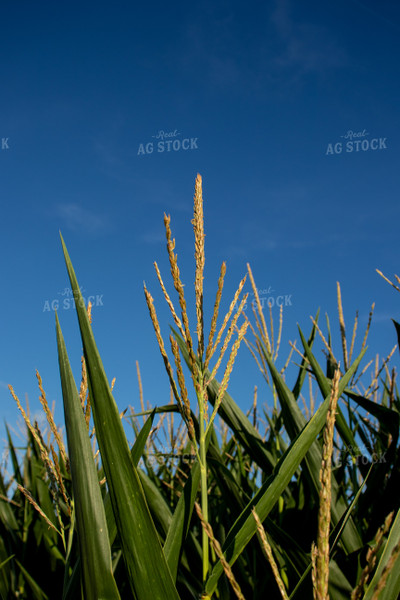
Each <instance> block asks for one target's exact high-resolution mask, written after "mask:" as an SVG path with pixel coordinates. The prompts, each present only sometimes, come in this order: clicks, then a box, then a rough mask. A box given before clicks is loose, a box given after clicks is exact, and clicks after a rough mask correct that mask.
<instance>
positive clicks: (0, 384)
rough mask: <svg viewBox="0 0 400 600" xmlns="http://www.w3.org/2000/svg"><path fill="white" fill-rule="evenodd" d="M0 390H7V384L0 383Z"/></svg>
mask: <svg viewBox="0 0 400 600" xmlns="http://www.w3.org/2000/svg"><path fill="white" fill-rule="evenodd" d="M0 388H3V389H5V390H8V383H6V382H5V381H0Z"/></svg>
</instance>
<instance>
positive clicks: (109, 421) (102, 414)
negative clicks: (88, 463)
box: [61, 237, 179, 600]
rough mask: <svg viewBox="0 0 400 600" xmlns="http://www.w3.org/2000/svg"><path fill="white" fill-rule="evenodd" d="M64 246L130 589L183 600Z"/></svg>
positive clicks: (156, 598) (157, 599) (155, 599)
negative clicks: (160, 538) (173, 577)
mask: <svg viewBox="0 0 400 600" xmlns="http://www.w3.org/2000/svg"><path fill="white" fill-rule="evenodd" d="M61 241H62V245H63V250H64V257H65V262H66V265H67V270H68V275H69V279H70V282H71V288H72V290H73V294H74V299H75V305H76V312H77V316H78V320H79V328H80V332H81V337H82V344H83V352H84V356H85V361H86V366H87V372H88V382H89V394H90V399H91V403H92V409H93V418H94V423H95V428H96V435H97V441H98V444H99V448H100V453H101V458H102V461H103V467H104V472H105V474H106V477H107V484H108V487H109V490H110V496H111V502H112V506H113V511H114V517H115V521H116V524H117V528H118V533H119V536H120V539H121V543H122V549H123V555H124V560H125V564H126V567H127V571H128V574H129V581H130V585H131V587H132V590H133V592H134V594H135V595H136V596H137V597H138V598H140V600H146V599H149V600H165V599H166V598H168V600H169V599H171V600H174V599H175V600H176V599H178V598H179V596H178V593H177V591H176V588H175V585H174V583H173V580H172V577H171V573H170V571H169V568H168V565H167V562H166V560H165V556H164V553H163V549H162V547H161V544H160V541H159V538H158V535H157V531H156V528H155V525H154V523H153V520H152V518H151V515H150V512H149V508H148V505H147V502H146V499H145V495H144V492H143V488H142V485H141V483H140V479H139V475H138V472H137V470H136V467H135V466H134V464H133V462H132V460H131V457H130V452H129V447H128V442H127V440H126V436H125V433H124V430H123V427H122V423H121V419H120V417H119V413H118V408H117V405H116V403H115V400H114V398H113V396H112V393H111V391H110V386H109V383H108V381H107V377H106V375H105V372H104V368H103V364H102V361H101V358H100V354H99V352H98V349H97V346H96V343H95V340H94V336H93V332H92V328H91V325H90V323H89V318H88V316H87V313H86V310H85V304H84V300H83V298H82V294H81V292H80V289H79V285H78V282H77V279H76V276H75V272H74V269H73V267H72V263H71V260H70V258H69V255H68V252H67V249H66V246H65V244H64V240H63V239H62V237H61Z"/></svg>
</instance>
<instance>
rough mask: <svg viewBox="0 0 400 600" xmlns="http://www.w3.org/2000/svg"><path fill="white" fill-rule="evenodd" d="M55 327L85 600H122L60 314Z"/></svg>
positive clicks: (90, 448)
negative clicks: (112, 563)
mask: <svg viewBox="0 0 400 600" xmlns="http://www.w3.org/2000/svg"><path fill="white" fill-rule="evenodd" d="M56 327H57V347H58V360H59V365H60V376H61V386H62V394H63V401H64V415H65V427H66V432H67V440H68V450H69V458H70V467H71V476H72V485H73V491H74V503H75V510H76V525H77V530H78V539H79V548H80V557H81V566H82V573H83V582H84V589H85V598H86V599H87V600H90V599H93V600H97V599H98V598H109V599H113V598H115V599H119V598H120V596H119V592H118V589H117V585H116V583H115V580H114V577H113V574H112V565H111V549H110V544H109V541H108V531H107V524H106V518H105V512H104V505H103V499H102V495H101V491H100V486H99V481H98V477H97V470H96V466H95V462H94V459H93V454H92V447H91V444H90V439H89V435H88V432H87V428H86V422H85V416H84V414H83V411H82V407H81V403H80V400H79V396H78V391H77V389H76V385H75V381H74V378H73V375H72V369H71V366H70V363H69V360H68V355H67V351H66V347H65V343H64V338H63V335H62V332H61V328H60V324H59V321H58V317H57V315H56Z"/></svg>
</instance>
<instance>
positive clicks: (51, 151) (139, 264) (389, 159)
mask: <svg viewBox="0 0 400 600" xmlns="http://www.w3.org/2000/svg"><path fill="white" fill-rule="evenodd" d="M0 22H1V36H0V47H1V66H0V140H1V149H0V203H1V215H2V219H1V229H2V232H1V236H0V256H1V259H0V276H1V282H2V286H3V293H2V294H1V296H0V402H1V408H0V413H1V416H2V417H3V419H6V420H7V421H8V422H9V423H10V424H11V425H13V426H15V423H16V421H17V418H18V411H17V408H16V406H15V405H14V403H13V400H12V398H11V396H10V395H9V392H8V390H7V384H8V383H11V384H12V385H13V386H14V388H15V390H16V392H17V394H18V395H19V396H20V398H21V399H22V400H23V399H24V396H25V394H28V396H29V399H30V403H31V406H32V408H33V410H36V409H37V406H38V401H37V399H38V390H37V386H36V378H35V369H36V368H37V369H39V371H40V373H41V375H42V377H43V381H44V386H45V389H46V390H47V393H48V398H49V400H50V402H52V401H53V400H55V401H56V404H57V408H58V411H57V415H58V420H59V421H60V420H61V418H62V404H61V390H60V385H59V379H58V362H57V353H56V341H55V326H54V312H53V311H52V310H46V308H47V309H48V307H49V306H50V308H51V303H52V302H53V301H54V300H58V302H59V306H61V304H62V301H63V300H65V299H67V298H68V296H63V295H62V294H63V291H64V292H65V288H68V286H69V283H68V279H67V275H66V270H65V267H64V263H63V257H62V252H61V245H60V241H59V233H58V232H59V230H61V231H62V233H63V236H64V239H65V241H66V244H67V246H68V249H69V252H70V255H71V258H72V260H73V263H74V266H75V269H76V272H77V275H78V280H79V282H80V284H81V286H82V288H83V293H84V296H86V297H87V296H90V295H94V296H95V297H96V298H97V300H96V302H95V304H96V303H97V306H96V305H95V307H94V310H93V316H94V330H95V335H96V338H97V341H98V346H99V349H100V353H101V355H102V357H103V361H104V364H105V367H106V370H107V374H108V376H109V377H110V379H111V378H112V377H113V376H115V377H116V378H117V383H116V388H115V390H116V394H115V396H116V399H117V402H118V405H119V407H120V409H121V410H122V409H123V408H125V407H126V406H127V405H128V404H134V405H135V407H139V402H138V392H137V381H136V371H135V361H136V360H139V362H140V365H141V370H142V377H143V386H144V391H145V399H146V400H148V401H149V402H150V403H152V404H153V405H154V404H163V403H166V402H167V401H168V385H167V378H166V376H165V374H164V372H163V365H162V361H161V357H160V355H159V352H158V349H157V346H156V340H155V336H154V333H153V330H152V326H151V323H150V319H149V316H148V312H147V308H146V305H145V301H144V296H143V291H142V286H143V280H145V281H146V284H147V286H148V287H149V289H150V291H151V292H152V293H153V296H154V297H155V300H156V305H157V308H158V312H159V314H160V320H161V322H162V327H163V332H164V334H165V335H166V336H167V335H168V324H169V323H171V319H170V318H169V316H168V313H167V311H165V310H164V307H163V301H162V298H161V295H160V293H159V291H158V284H157V281H156V277H155V274H154V271H153V266H152V263H153V261H154V260H157V261H158V262H159V264H160V266H161V267H162V269H163V274H164V278H165V280H168V281H169V279H168V267H167V261H166V255H165V241H164V231H163V213H164V211H165V212H167V213H170V214H171V218H172V228H173V233H174V236H175V237H176V239H177V252H178V255H179V261H180V265H181V273H182V278H183V280H184V282H185V284H186V288H187V290H188V293H189V291H190V290H191V288H192V284H193V279H194V275H193V273H194V271H193V239H192V229H191V224H190V220H191V216H192V204H193V190H194V180H195V176H196V173H197V172H199V173H201V174H202V176H203V188H204V200H205V206H204V212H205V219H206V234H207V237H206V291H208V295H207V296H206V304H208V306H212V305H213V303H214V293H215V288H216V279H217V273H218V270H219V265H220V263H221V262H222V260H224V259H226V260H227V265H228V273H227V286H226V287H227V292H229V293H227V295H226V296H225V301H226V303H228V302H229V300H230V298H229V295H230V294H232V293H233V291H234V289H235V286H236V285H237V283H238V281H239V280H240V279H241V277H242V276H243V274H244V273H245V271H246V263H247V262H249V263H250V264H251V266H252V268H253V273H254V275H255V278H256V282H257V286H258V287H259V288H260V289H264V290H266V289H270V290H272V291H271V293H270V295H272V296H273V297H274V298H277V297H278V295H282V294H283V295H284V296H285V295H286V296H287V297H288V298H289V300H288V302H287V306H286V307H285V310H284V323H285V343H286V344H287V340H288V339H292V340H293V339H294V338H295V337H296V336H297V328H296V323H297V322H299V323H300V325H301V326H302V328H303V329H304V330H305V331H306V332H308V331H309V328H310V321H309V315H311V314H315V312H316V310H317V308H318V307H321V310H322V313H324V312H326V311H327V312H328V313H329V315H330V318H331V321H335V327H336V314H337V311H336V281H340V283H341V286H342V295H343V301H344V307H345V317H346V322H347V326H348V328H349V329H350V325H351V321H352V319H353V317H354V314H355V311H356V310H357V309H359V314H360V329H362V328H364V327H365V324H366V320H367V315H368V312H369V309H370V306H371V303H372V302H373V301H375V302H376V315H375V319H374V324H373V328H372V333H371V338H370V348H371V350H372V351H373V353H375V352H379V353H380V354H385V353H387V352H388V351H389V350H390V349H391V348H392V346H393V345H394V343H395V341H396V340H395V335H394V328H393V326H392V323H391V321H390V318H391V317H393V318H395V319H398V320H400V314H399V312H400V311H399V306H400V304H399V301H400V297H399V296H398V295H396V293H395V292H394V290H393V289H392V288H390V286H389V285H388V284H386V283H385V282H384V281H383V280H382V279H381V278H380V277H379V276H378V275H377V274H376V272H375V269H376V268H379V269H381V270H382V271H383V272H384V273H385V274H386V275H388V276H389V277H393V274H394V273H398V274H400V260H399V239H400V238H399V226H398V224H399V222H400V219H399V216H400V207H399V187H400V186H399V183H400V181H399V180H400V169H399V158H400V152H399V150H400V112H399V106H400V97H399V95H400V94H399V93H400V73H399V69H400V60H399V58H400V35H399V34H400V5H399V3H398V2H396V1H394V0H391V1H389V0H388V1H386V0H385V1H383V2H380V3H376V2H374V1H373V0H365V1H364V0H363V1H358V0H338V1H336V2H323V3H321V2H317V1H312V0H307V1H305V2H295V1H294V0H268V1H267V2H250V3H247V4H244V3H243V2H237V1H231V0H230V1H229V2H228V1H220V0H217V1H213V2H211V1H205V2H180V1H179V2H172V3H167V4H166V3H161V2H153V3H148V4H146V3H132V2H127V1H126V2H122V1H117V2H114V3H108V2H107V3H106V2H103V1H102V0H100V1H97V2H76V1H72V2H68V3H57V2H55V3H52V2H39V3H37V2H35V3H32V2H28V1H26V0H25V1H21V2H11V1H10V0H8V1H5V2H3V3H2V5H1V8H0ZM160 132H164V137H163V134H162V133H161V134H160ZM165 134H168V137H167V136H166V135H165ZM157 136H159V137H158V138H157ZM346 136H347V137H346ZM185 140H186V141H185ZM158 142H164V146H162V145H161V146H158ZM151 143H152V144H153V146H151ZM149 144H150V145H149ZM151 148H153V151H152V152H151ZM161 148H163V149H164V151H163V152H161V151H159V150H160V149H161ZM168 148H169V151H168ZM146 150H147V152H146ZM46 303H48V304H46ZM274 310H275V314H276V315H277V311H276V309H274ZM192 315H193V313H192ZM59 317H60V321H61V326H62V328H63V332H64V336H65V338H66V342H67V347H68V350H69V354H70V358H71V361H72V362H73V364H74V369H75V372H76V373H77V376H78V375H79V366H80V341H79V336H78V327H77V322H76V316H75V314H74V311H73V310H72V309H70V310H66V309H64V308H60V310H59ZM192 323H193V329H194V319H193V318H192ZM337 348H338V355H340V352H339V346H337ZM282 353H283V355H285V356H286V354H287V345H286V347H285V350H283V352H282ZM320 357H322V355H320ZM397 363H398V359H397V355H396V357H395V359H394V364H397ZM255 383H259V377H258V374H257V368H256V366H255V365H254V364H253V362H252V359H251V358H250V357H249V356H248V355H247V353H246V351H245V350H244V351H243V352H241V353H240V356H239V360H238V363H237V366H236V371H235V374H234V376H233V379H232V384H231V386H230V388H229V390H230V392H231V394H232V396H233V397H234V398H235V399H236V400H237V401H238V403H239V404H240V405H241V406H242V407H243V408H244V409H246V408H248V407H249V406H250V403H251V395H252V389H253V386H254V384H255ZM260 399H261V401H267V400H268V399H269V396H268V393H267V389H266V387H262V388H260ZM0 431H1V432H3V431H4V430H3V427H2V426H1V428H0Z"/></svg>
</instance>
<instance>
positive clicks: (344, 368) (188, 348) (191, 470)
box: [0, 176, 400, 600]
mask: <svg viewBox="0 0 400 600" xmlns="http://www.w3.org/2000/svg"><path fill="white" fill-rule="evenodd" d="M164 223H165V229H166V240H167V253H168V257H169V262H170V267H171V276H172V284H173V288H174V290H175V292H174V293H176V297H177V301H178V304H179V310H177V309H176V306H177V305H176V303H174V301H173V299H172V294H171V295H170V293H169V292H168V291H167V286H166V285H165V284H164V280H163V279H162V276H161V273H160V270H159V268H158V265H157V264H156V263H155V270H156V275H157V279H158V281H159V284H160V285H161V288H162V291H163V294H164V298H165V300H166V302H167V304H168V306H169V308H170V311H171V315H172V320H173V327H172V328H171V335H170V336H169V346H168V348H169V349H168V350H167V347H166V344H165V342H164V338H163V336H162V333H161V329H162V328H161V325H160V323H159V320H158V318H157V314H156V309H155V306H154V301H153V299H152V297H151V294H150V292H149V291H148V289H147V287H145V298H146V303H147V307H148V309H149V312H150V316H151V320H152V323H153V326H154V330H155V333H156V339H157V343H158V347H159V350H160V351H161V355H162V359H163V362H164V365H165V367H166V371H167V376H168V380H169V383H170V387H171V397H170V399H166V400H165V402H161V403H160V405H158V406H154V407H145V403H144V400H143V389H142V384H141V379H140V373H139V369H138V378H139V391H140V401H141V411H140V412H139V413H138V412H135V411H133V410H131V411H130V412H125V411H124V413H123V414H122V415H120V414H119V411H118V408H117V404H116V401H115V399H114V392H113V383H111V384H110V383H109V382H108V380H107V378H106V375H105V372H104V368H103V365H102V361H101V358H100V354H99V351H98V349H97V346H96V343H95V339H94V335H93V330H92V326H91V314H90V306H89V307H86V306H85V305H84V302H83V299H82V296H81V293H80V288H79V285H78V281H77V278H76V275H75V271H74V269H73V266H72V263H71V260H70V257H69V254H68V252H67V249H66V246H65V244H64V240H63V239H62V247H63V251H64V256H65V261H66V266H67V271H68V276H69V279H70V284H71V289H72V290H73V293H74V299H75V304H76V309H77V317H78V323H79V328H80V333H81V338H82V346H83V359H82V377H81V384H80V388H79V390H78V388H77V386H76V383H75V381H74V378H73V376H72V369H71V366H70V361H69V357H68V354H67V349H66V346H65V343H64V339H63V335H62V331H61V325H60V323H59V320H58V317H56V337H57V346H58V356H59V368H60V378H61V387H62V395H63V403H64V414H65V430H66V441H67V447H66V446H65V445H64V441H63V437H62V435H61V432H60V429H59V428H58V427H56V425H55V423H54V418H53V413H52V411H51V410H50V408H49V406H48V404H47V400H46V395H45V392H44V386H43V383H42V380H41V378H40V376H39V374H37V376H38V384H39V391H40V399H41V402H42V406H43V410H44V412H45V414H46V417H47V422H48V424H49V426H48V431H43V430H42V431H41V429H40V428H39V425H38V424H37V423H32V422H31V419H30V415H29V411H28V409H24V408H23V407H22V404H21V402H20V401H19V399H18V397H17V394H16V392H15V391H14V389H13V388H11V393H12V395H13V397H14V399H15V401H16V402H17V405H18V407H19V409H20V410H21V412H22V414H23V417H24V420H25V423H26V427H27V429H26V431H27V433H26V442H25V446H24V447H23V448H22V449H18V448H17V447H16V445H15V443H14V442H13V440H12V436H11V434H10V432H9V430H8V429H7V435H8V452H9V457H10V460H9V464H10V465H11V469H12V474H11V475H7V474H6V472H5V470H4V471H3V472H1V473H0V516H1V522H0V595H1V598H4V599H7V600H8V599H11V598H38V599H46V598H49V599H51V600H52V599H53V598H63V600H64V599H65V600H71V599H74V600H75V599H76V598H79V597H81V598H85V599H86V598H87V599H95V598H124V599H125V598H126V599H128V600H129V599H130V598H134V599H137V600H145V599H147V598H151V599H154V598H155V599H157V598H159V599H161V598H162V599H163V600H164V599H168V600H169V599H171V600H172V599H174V598H176V599H178V598H180V599H186V598H188V599H189V598H190V599H193V598H197V599H198V598H200V597H201V598H203V599H207V598H208V599H209V598H219V599H222V600H225V599H228V598H232V597H237V598H247V599H248V600H249V599H250V598H251V599H259V598H260V599H261V598H265V597H268V598H296V599H297V598H300V599H301V598H311V597H313V596H314V598H317V599H318V600H319V599H324V600H325V599H326V598H328V597H330V598H332V599H333V600H342V599H344V598H351V599H352V600H359V599H360V600H361V599H364V600H371V599H372V598H374V599H375V598H379V599H380V600H392V599H393V600H394V599H395V598H397V597H398V594H399V593H400V569H399V567H400V556H399V555H400V544H399V542H400V512H399V501H398V493H397V490H398V489H399V483H400V463H399V452H398V450H399V412H400V397H399V393H398V389H397V385H396V372H395V370H394V369H391V370H390V369H389V362H390V360H391V357H392V353H391V354H389V356H388V357H387V358H386V359H385V360H384V361H382V363H381V362H380V361H379V359H376V360H375V361H373V362H371V363H367V364H366V365H365V366H362V361H363V360H364V357H365V354H366V352H367V347H366V342H367V336H368V331H369V326H370V322H371V318H372V314H371V318H370V322H369V323H368V326H367V331H366V334H365V335H364V338H363V340H362V343H361V345H360V347H359V349H358V353H357V352H356V351H355V348H356V345H357V344H356V342H357V340H356V331H357V324H358V320H357V317H356V319H355V323H354V326H353V330H352V336H351V340H350V343H349V342H348V339H347V336H346V326H345V320H344V314H343V308H342V302H341V292H340V287H339V286H338V312H339V327H338V330H339V332H340V337H341V352H342V357H341V358H340V359H339V358H338V353H337V352H336V351H335V348H334V346H335V344H334V342H333V336H332V334H331V327H330V323H329V320H328V319H327V323H326V333H325V334H324V333H323V331H322V327H321V326H320V324H319V314H317V315H316V317H315V319H313V320H312V324H311V329H310V333H309V334H308V336H306V335H305V334H304V333H303V330H302V329H300V328H299V332H298V333H299V344H300V347H301V348H302V349H301V350H299V348H298V347H297V346H296V344H293V345H292V348H291V351H290V352H289V356H288V357H287V359H286V360H285V361H284V362H283V364H282V366H279V362H280V361H281V356H280V355H281V352H282V351H281V334H282V326H283V316H282V313H281V314H280V317H279V324H278V327H276V326H274V322H273V318H272V312H271V311H270V315H269V323H268V326H267V321H268V318H266V317H265V315H264V314H263V310H262V307H261V303H260V301H259V298H258V295H257V288H256V286H255V281H254V277H253V273H252V271H251V269H250V267H248V276H249V279H250V283H251V285H252V286H253V291H254V295H255V300H256V303H255V310H254V315H253V318H252V319H251V320H250V319H249V318H247V317H246V315H245V314H244V312H243V307H244V304H245V302H246V295H245V294H244V295H243V289H244V284H245V278H243V279H242V281H241V282H240V283H239V286H238V289H237V291H236V293H235V295H234V297H233V299H232V302H231V303H230V305H229V309H228V311H227V314H226V315H225V316H224V317H223V318H222V319H220V317H219V310H220V305H221V298H222V293H223V284H224V278H225V273H226V265H225V263H223V264H222V266H221V271H220V276H219V279H218V282H217V286H216V287H217V292H216V298H215V302H214V310H213V312H212V317H211V322H210V326H209V330H208V333H207V332H206V331H205V324H204V306H203V305H204V299H203V277H204V269H205V249H204V219H203V198H202V181H201V178H200V176H198V177H197V179H196V184H195V195H194V217H193V221H192V224H193V229H194V238H195V260H196V268H195V274H194V289H195V294H194V296H195V305H194V307H193V314H195V322H196V325H195V334H193V331H192V330H191V329H190V322H189V317H190V310H189V309H188V307H187V304H186V298H185V294H184V285H183V283H182V278H181V275H180V271H179V268H178V261H177V256H176V254H175V252H174V250H175V240H174V239H173V238H172V233H171V227H170V217H167V216H165V217H164ZM389 283H391V282H390V281H389ZM392 285H393V286H394V287H396V285H395V284H392ZM399 291H400V290H399ZM371 312H372V311H371ZM396 327H397V332H399V330H400V326H398V325H396ZM243 341H244V342H245V343H246V344H247V346H248V347H249V349H250V351H251V352H252V354H253V356H254V358H255V360H256V361H257V364H258V366H259V368H260V369H261V372H262V373H263V376H264V378H265V381H266V384H267V388H266V390H267V393H268V394H269V398H270V402H269V406H270V407H271V408H270V409H269V408H268V407H267V408H265V407H263V408H261V409H260V406H259V403H257V396H256V394H255V396H254V399H253V402H252V406H251V408H249V411H248V413H247V414H245V413H244V412H243V411H242V410H241V409H240V408H239V406H238V405H237V403H236V402H235V401H234V399H233V397H232V396H231V395H230V394H229V393H228V391H227V387H228V383H229V379H230V375H231V372H232V369H233V366H234V363H235V361H237V351H238V348H239V345H240V344H241V343H242V342H243ZM318 343H320V345H322V349H323V350H324V352H325V353H326V358H325V359H323V360H322V361H321V360H317V354H316V352H317V351H318ZM297 356H299V360H298V361H297V362H298V364H297V365H296V364H295V360H296V359H294V358H293V357H297ZM281 362H282V361H281ZM222 365H225V366H224V369H223V372H222V374H221V376H219V371H220V369H222ZM236 368H240V363H236ZM289 368H290V369H295V368H296V369H297V376H296V377H295V379H294V384H293V385H292V386H290V385H289V376H288V370H289ZM185 374H186V376H185ZM187 374H189V377H190V378H191V380H192V386H193V393H191V392H190V389H189V386H188V383H187V382H188V376H187ZM368 374H370V375H371V382H370V384H368V385H364V382H365V381H366V378H367V375H368ZM246 376H247V374H246ZM306 382H308V391H306V390H307V386H306V385H305V383H306ZM307 395H308V399H307V398H306V396H307ZM192 396H194V398H195V402H194V403H193V402H191V401H190V398H191V397H192ZM242 402H243V400H242ZM302 403H303V404H302ZM250 404H251V403H250V402H249V405H250ZM141 418H143V422H141V420H140V419H141ZM122 419H126V420H127V421H128V422H129V423H130V424H131V426H132V431H133V433H134V436H135V441H134V443H133V445H130V443H129V442H128V438H127V437H126V434H125V431H124V427H123V424H122ZM167 444H169V447H166V445H167ZM67 448H68V449H67ZM20 452H24V454H23V457H22V461H21V459H19V458H18V453H20Z"/></svg>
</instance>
